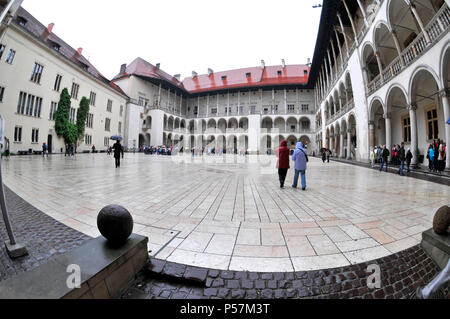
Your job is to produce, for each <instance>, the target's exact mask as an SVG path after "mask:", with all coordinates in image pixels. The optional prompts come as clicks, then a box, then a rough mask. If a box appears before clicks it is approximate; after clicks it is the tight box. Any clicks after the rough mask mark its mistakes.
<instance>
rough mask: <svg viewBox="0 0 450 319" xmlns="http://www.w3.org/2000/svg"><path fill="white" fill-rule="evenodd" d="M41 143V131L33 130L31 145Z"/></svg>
mask: <svg viewBox="0 0 450 319" xmlns="http://www.w3.org/2000/svg"><path fill="white" fill-rule="evenodd" d="M38 142H39V129H37V128H34V129H32V130H31V143H38Z"/></svg>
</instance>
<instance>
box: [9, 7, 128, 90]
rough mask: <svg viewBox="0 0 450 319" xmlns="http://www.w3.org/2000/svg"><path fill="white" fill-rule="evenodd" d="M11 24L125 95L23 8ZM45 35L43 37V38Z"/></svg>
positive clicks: (18, 11)
mask: <svg viewBox="0 0 450 319" xmlns="http://www.w3.org/2000/svg"><path fill="white" fill-rule="evenodd" d="M21 18H22V19H25V20H26V21H27V22H26V23H25V26H22V25H20V24H19V20H20V19H21ZM13 22H14V23H15V24H16V25H17V26H18V27H19V28H22V29H23V30H25V31H26V32H27V33H29V34H30V35H32V36H33V37H35V38H36V39H37V40H39V41H40V42H42V43H44V44H45V45H47V46H48V47H50V48H52V49H53V47H54V45H55V44H56V45H58V46H59V50H58V51H56V50H55V52H59V53H60V54H61V55H62V56H63V57H64V58H66V59H68V60H70V61H71V62H73V63H75V64H76V65H77V66H78V67H79V68H80V69H82V70H84V71H86V72H88V73H89V74H90V75H92V76H93V77H95V78H96V79H97V80H99V81H101V82H103V83H105V84H107V85H109V86H110V87H112V88H113V89H114V90H116V91H117V92H119V93H120V94H122V95H125V96H126V94H125V93H124V92H123V91H122V90H121V89H120V88H119V87H118V86H117V85H115V84H114V85H113V84H112V82H111V81H110V80H108V79H107V78H105V77H104V76H103V75H102V74H101V73H100V72H99V71H98V70H97V69H96V68H95V67H94V66H93V65H92V64H91V63H90V62H89V60H87V59H86V58H85V57H84V56H83V55H80V54H78V52H77V50H75V49H74V48H72V47H71V46H70V45H68V44H67V43H66V42H64V41H63V40H62V39H61V38H59V37H58V36H56V35H55V34H54V33H52V32H50V33H49V32H48V30H47V27H46V26H44V25H43V24H42V23H40V22H39V21H38V20H37V19H36V18H35V17H33V16H32V15H31V14H30V13H29V12H28V11H26V10H25V9H24V8H22V7H20V8H19V9H18V10H17V12H16V15H15V17H14V19H13ZM44 35H45V36H44Z"/></svg>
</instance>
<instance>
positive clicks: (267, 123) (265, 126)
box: [261, 117, 273, 133]
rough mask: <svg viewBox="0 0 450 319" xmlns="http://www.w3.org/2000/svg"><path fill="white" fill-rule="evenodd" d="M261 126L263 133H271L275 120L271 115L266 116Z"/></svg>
mask: <svg viewBox="0 0 450 319" xmlns="http://www.w3.org/2000/svg"><path fill="white" fill-rule="evenodd" d="M261 128H262V132H263V133H270V132H272V128H273V121H272V119H271V118H270V117H265V118H263V120H262V123H261Z"/></svg>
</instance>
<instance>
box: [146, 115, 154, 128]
mask: <svg viewBox="0 0 450 319" xmlns="http://www.w3.org/2000/svg"><path fill="white" fill-rule="evenodd" d="M144 127H145V128H147V129H149V130H151V129H152V117H151V116H147V118H146V119H145V123H144Z"/></svg>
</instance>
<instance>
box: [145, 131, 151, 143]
mask: <svg viewBox="0 0 450 319" xmlns="http://www.w3.org/2000/svg"><path fill="white" fill-rule="evenodd" d="M144 142H145V145H146V146H152V137H151V135H150V133H147V134H145V139H144Z"/></svg>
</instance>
